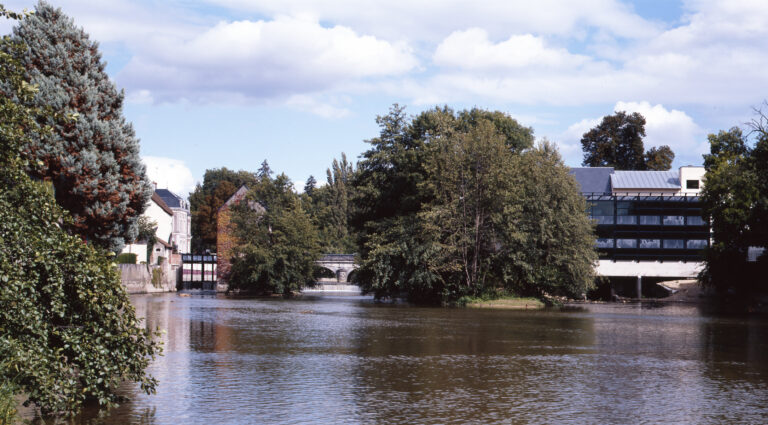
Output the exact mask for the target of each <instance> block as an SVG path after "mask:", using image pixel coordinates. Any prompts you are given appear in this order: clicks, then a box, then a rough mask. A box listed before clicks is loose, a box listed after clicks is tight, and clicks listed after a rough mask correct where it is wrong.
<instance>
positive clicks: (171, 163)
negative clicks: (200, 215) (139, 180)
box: [141, 156, 195, 198]
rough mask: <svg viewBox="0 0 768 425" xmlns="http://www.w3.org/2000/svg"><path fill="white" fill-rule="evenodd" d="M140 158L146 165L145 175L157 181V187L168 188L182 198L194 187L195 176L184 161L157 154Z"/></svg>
mask: <svg viewBox="0 0 768 425" xmlns="http://www.w3.org/2000/svg"><path fill="white" fill-rule="evenodd" d="M141 159H142V160H143V161H144V164H145V165H146V166H147V176H148V177H149V179H150V180H152V181H153V182H155V183H157V188H158V189H168V190H170V191H171V192H173V193H175V194H177V195H179V196H181V197H182V198H187V197H188V196H189V193H190V192H192V191H193V190H194V189H195V178H194V177H193V176H192V171H191V170H190V169H189V168H188V167H187V165H186V164H185V163H184V161H181V160H178V159H173V158H163V157H159V156H142V158H141Z"/></svg>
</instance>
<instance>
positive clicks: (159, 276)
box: [152, 257, 165, 288]
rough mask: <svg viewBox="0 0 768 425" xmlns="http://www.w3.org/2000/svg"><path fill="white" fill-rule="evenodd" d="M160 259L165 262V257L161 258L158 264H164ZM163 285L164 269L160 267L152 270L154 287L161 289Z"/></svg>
mask: <svg viewBox="0 0 768 425" xmlns="http://www.w3.org/2000/svg"><path fill="white" fill-rule="evenodd" d="M160 258H162V259H163V260H165V257H159V258H158V259H157V264H162V262H161V261H160ZM162 284H163V269H161V268H159V267H155V268H153V269H152V286H154V287H155V288H159V287H160V286H162Z"/></svg>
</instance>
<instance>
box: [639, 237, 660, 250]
mask: <svg viewBox="0 0 768 425" xmlns="http://www.w3.org/2000/svg"><path fill="white" fill-rule="evenodd" d="M640 248H641V249H653V248H655V249H658V248H661V241H660V240H658V239H640Z"/></svg>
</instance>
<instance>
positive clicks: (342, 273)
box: [315, 254, 357, 282]
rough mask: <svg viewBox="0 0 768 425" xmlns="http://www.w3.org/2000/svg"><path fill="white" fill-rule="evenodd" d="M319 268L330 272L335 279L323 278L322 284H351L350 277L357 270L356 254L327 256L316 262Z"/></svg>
mask: <svg viewBox="0 0 768 425" xmlns="http://www.w3.org/2000/svg"><path fill="white" fill-rule="evenodd" d="M315 264H317V265H318V266H319V267H322V268H324V269H327V270H330V271H331V272H332V273H333V275H334V276H335V277H334V278H321V279H319V281H320V282H349V281H350V278H349V277H350V275H351V274H352V272H353V271H355V269H357V264H355V254H326V255H324V256H323V257H322V258H320V259H319V260H317V261H315Z"/></svg>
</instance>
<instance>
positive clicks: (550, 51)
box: [433, 28, 589, 71]
mask: <svg viewBox="0 0 768 425" xmlns="http://www.w3.org/2000/svg"><path fill="white" fill-rule="evenodd" d="M433 59H434V62H435V63H436V64H438V65H440V66H446V67H455V68H461V69H468V70H501V71H508V70H519V69H521V68H529V69H537V68H541V67H546V68H554V67H556V68H558V69H559V70H564V69H572V68H575V67H578V66H580V65H583V64H585V63H586V62H588V61H589V58H588V57H586V56H582V55H573V54H571V53H569V52H568V51H567V50H566V49H562V48H552V47H549V46H546V43H545V42H544V39H542V38H541V37H535V36H533V35H532V34H522V35H513V36H511V37H510V38H509V39H507V40H506V41H502V42H500V43H497V44H493V43H491V41H490V40H488V32H487V31H485V30H484V29H481V28H471V29H468V30H466V31H456V32H454V33H452V34H451V35H449V36H448V37H447V38H446V39H445V40H443V42H442V43H440V45H438V46H437V49H436V50H435V54H434V57H433Z"/></svg>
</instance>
